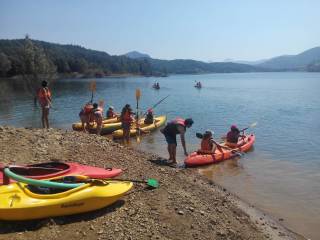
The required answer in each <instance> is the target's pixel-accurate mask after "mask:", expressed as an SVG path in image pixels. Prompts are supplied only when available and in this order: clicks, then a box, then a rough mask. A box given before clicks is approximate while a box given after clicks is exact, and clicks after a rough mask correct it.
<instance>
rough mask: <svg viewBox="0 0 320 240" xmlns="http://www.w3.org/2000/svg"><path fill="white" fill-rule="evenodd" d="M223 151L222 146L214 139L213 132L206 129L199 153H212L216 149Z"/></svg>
mask: <svg viewBox="0 0 320 240" xmlns="http://www.w3.org/2000/svg"><path fill="white" fill-rule="evenodd" d="M217 148H218V150H220V152H222V148H221V147H220V146H218V145H217V144H216V142H215V141H214V139H213V132H212V131H210V130H207V131H205V133H204V134H203V137H202V140H201V148H200V149H199V150H198V153H199V154H212V153H214V152H215V151H216V149H217Z"/></svg>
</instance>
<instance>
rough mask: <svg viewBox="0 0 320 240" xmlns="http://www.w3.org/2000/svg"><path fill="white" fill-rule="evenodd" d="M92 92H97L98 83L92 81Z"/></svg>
mask: <svg viewBox="0 0 320 240" xmlns="http://www.w3.org/2000/svg"><path fill="white" fill-rule="evenodd" d="M90 90H91V92H95V91H96V90H97V83H96V81H94V80H92V81H91V82H90Z"/></svg>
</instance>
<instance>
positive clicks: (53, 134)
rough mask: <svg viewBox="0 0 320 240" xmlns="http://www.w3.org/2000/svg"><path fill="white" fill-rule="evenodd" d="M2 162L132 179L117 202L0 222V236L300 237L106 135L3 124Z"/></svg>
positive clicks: (192, 173)
mask: <svg viewBox="0 0 320 240" xmlns="http://www.w3.org/2000/svg"><path fill="white" fill-rule="evenodd" d="M0 153H1V156H2V163H4V164H34V163H39V162H46V161H58V160H59V161H68V162H79V163H81V164H88V165H94V166H98V167H116V168H121V169H123V170H124V173H123V174H122V176H121V177H122V178H130V179H147V178H155V179H157V180H158V181H159V182H160V187H159V188H158V189H153V190H150V189H146V188H145V186H143V185H139V184H136V185H135V186H134V188H133V190H131V191H130V192H129V193H128V194H127V195H125V196H124V197H123V198H122V200H120V201H118V202H116V203H115V204H113V205H112V206H109V207H107V208H104V209H100V210H97V211H94V212H88V213H84V214H78V215H73V216H65V217H58V218H50V219H43V220H36V221H29V222H14V224H13V223H12V222H4V221H1V222H0V234H1V235H0V239H21V240H22V239H24V240H28V239H60V238H67V239H70V240H76V239H234V240H236V239H305V238H303V237H302V236H300V235H298V234H295V233H293V232H291V231H289V230H287V229H286V228H285V227H283V226H282V225H281V223H280V222H279V221H277V220H274V219H272V217H269V216H267V215H266V214H264V213H262V212H261V211H260V210H258V209H256V208H255V207H253V206H250V205H249V204H247V203H245V202H244V201H242V200H240V199H239V198H237V197H236V196H234V195H233V194H231V193H229V192H228V191H227V190H226V189H224V188H223V187H221V186H219V185H217V184H216V183H214V182H213V181H211V180H208V179H206V178H205V177H203V176H201V175H200V174H199V173H198V172H197V170H196V169H192V168H191V169H190V168H189V169H180V168H178V169H177V168H171V167H169V166H167V165H165V164H163V162H164V161H163V159H162V158H161V157H159V156H156V155H153V154H149V153H145V152H142V151H137V150H135V149H133V148H131V147H130V146H129V147H124V146H122V145H120V144H118V143H115V142H113V141H111V140H110V139H108V138H105V137H102V136H97V135H93V134H90V135H88V134H84V133H82V132H73V131H66V130H61V129H52V128H50V129H48V130H43V129H32V128H15V127H9V126H0Z"/></svg>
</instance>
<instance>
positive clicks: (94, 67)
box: [0, 38, 268, 77]
mask: <svg viewBox="0 0 320 240" xmlns="http://www.w3.org/2000/svg"><path fill="white" fill-rule="evenodd" d="M30 40H31V39H29V38H28V41H30ZM25 41H26V39H18V40H0V75H1V76H2V77H11V76H15V75H21V74H23V70H22V69H23V65H24V64H25V63H24V61H25V60H23V58H21V55H23V54H22V52H23V49H24V46H25ZM31 41H32V43H33V44H34V45H35V46H36V47H37V48H39V49H41V50H43V53H44V55H45V57H46V58H47V60H48V61H49V62H50V63H52V64H53V65H54V66H55V67H56V71H57V72H58V73H61V74H65V73H66V74H68V73H79V74H81V75H82V76H84V77H86V76H88V77H89V76H90V77H91V76H95V77H103V76H108V75H112V74H139V75H144V76H152V75H153V76H165V75H167V74H200V73H231V72H259V71H268V69H266V68H262V67H257V66H251V65H247V64H239V63H231V62H216V63H206V62H201V61H195V60H184V59H176V60H159V59H152V58H150V57H138V58H136V57H135V58H132V56H131V57H130V56H125V55H121V56H111V55H109V54H107V53H105V52H102V51H95V50H89V49H86V48H84V47H81V46H76V45H62V44H56V43H48V42H44V41H38V40H31ZM136 55H137V54H135V56H136ZM139 56H140V55H139ZM146 56H148V55H146Z"/></svg>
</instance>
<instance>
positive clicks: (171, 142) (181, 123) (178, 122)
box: [161, 118, 193, 165]
mask: <svg viewBox="0 0 320 240" xmlns="http://www.w3.org/2000/svg"><path fill="white" fill-rule="evenodd" d="M192 124H193V120H192V119H191V118H187V119H185V120H184V119H182V118H177V119H175V120H173V121H171V122H169V123H167V125H166V126H165V127H164V128H163V129H161V132H162V133H163V134H164V136H165V138H166V141H167V143H168V153H169V162H170V163H171V164H172V165H176V164H177V160H176V149H177V138H176V136H177V135H178V134H180V138H181V144H182V147H183V151H184V155H186V156H188V153H187V149H186V142H185V136H184V135H185V132H186V130H187V128H190V127H191V126H192Z"/></svg>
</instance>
